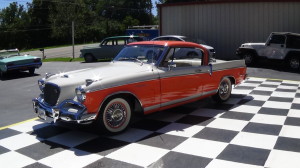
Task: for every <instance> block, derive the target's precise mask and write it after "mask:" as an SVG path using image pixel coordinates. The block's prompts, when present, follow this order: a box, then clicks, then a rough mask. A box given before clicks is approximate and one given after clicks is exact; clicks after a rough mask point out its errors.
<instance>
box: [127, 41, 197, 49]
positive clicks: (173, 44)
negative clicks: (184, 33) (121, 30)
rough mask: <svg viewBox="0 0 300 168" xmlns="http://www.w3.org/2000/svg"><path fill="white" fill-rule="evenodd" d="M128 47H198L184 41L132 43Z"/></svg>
mask: <svg viewBox="0 0 300 168" xmlns="http://www.w3.org/2000/svg"><path fill="white" fill-rule="evenodd" d="M128 45H160V46H169V47H197V48H199V47H200V45H199V44H196V43H192V42H185V41H140V42H133V43H130V44H128Z"/></svg>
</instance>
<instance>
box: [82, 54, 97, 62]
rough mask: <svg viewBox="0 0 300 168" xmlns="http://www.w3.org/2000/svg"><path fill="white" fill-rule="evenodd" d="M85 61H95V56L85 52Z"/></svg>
mask: <svg viewBox="0 0 300 168" xmlns="http://www.w3.org/2000/svg"><path fill="white" fill-rule="evenodd" d="M84 61H85V62H94V61H95V57H94V56H93V55H92V54H85V55H84Z"/></svg>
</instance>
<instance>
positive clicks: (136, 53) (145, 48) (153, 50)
mask: <svg viewBox="0 0 300 168" xmlns="http://www.w3.org/2000/svg"><path fill="white" fill-rule="evenodd" d="M163 50H164V47H163V46H153V45H135V46H126V47H124V48H123V49H122V50H121V52H120V53H119V54H118V55H117V56H116V57H115V59H114V61H135V62H142V63H156V61H157V60H158V59H159V57H160V55H161V54H162V52H163Z"/></svg>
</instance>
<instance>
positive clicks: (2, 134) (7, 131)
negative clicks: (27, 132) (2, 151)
mask: <svg viewBox="0 0 300 168" xmlns="http://www.w3.org/2000/svg"><path fill="white" fill-rule="evenodd" d="M17 134H21V132H19V131H16V130H12V129H9V128H7V129H4V130H1V131H0V140H1V139H4V138H8V137H11V136H14V135H17Z"/></svg>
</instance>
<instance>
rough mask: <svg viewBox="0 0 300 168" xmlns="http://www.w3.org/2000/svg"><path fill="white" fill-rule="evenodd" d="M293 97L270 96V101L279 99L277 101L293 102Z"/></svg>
mask: <svg viewBox="0 0 300 168" xmlns="http://www.w3.org/2000/svg"><path fill="white" fill-rule="evenodd" d="M293 100H294V99H293V98H285V97H270V98H269V100H268V101H277V102H290V103H291V102H293Z"/></svg>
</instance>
